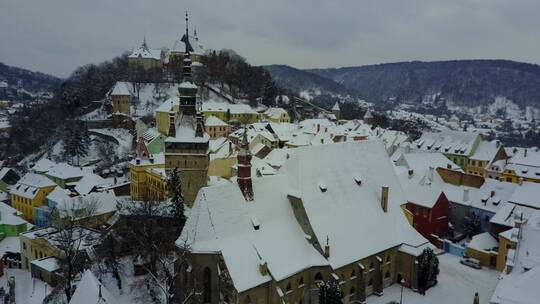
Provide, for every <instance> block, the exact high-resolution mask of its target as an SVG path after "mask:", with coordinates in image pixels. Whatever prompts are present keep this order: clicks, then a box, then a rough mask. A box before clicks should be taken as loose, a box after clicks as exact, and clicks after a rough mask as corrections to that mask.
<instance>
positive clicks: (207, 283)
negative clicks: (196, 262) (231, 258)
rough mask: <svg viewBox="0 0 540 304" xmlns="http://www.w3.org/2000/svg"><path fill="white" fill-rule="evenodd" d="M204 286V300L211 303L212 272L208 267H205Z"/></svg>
mask: <svg viewBox="0 0 540 304" xmlns="http://www.w3.org/2000/svg"><path fill="white" fill-rule="evenodd" d="M203 286H204V287H203V301H204V303H210V301H211V299H212V273H211V271H210V268H208V267H206V268H204V272H203Z"/></svg>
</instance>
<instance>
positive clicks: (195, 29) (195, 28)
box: [193, 27, 199, 41]
mask: <svg viewBox="0 0 540 304" xmlns="http://www.w3.org/2000/svg"><path fill="white" fill-rule="evenodd" d="M193 37H195V40H197V41H198V40H199V37H197V27H194V29H193Z"/></svg>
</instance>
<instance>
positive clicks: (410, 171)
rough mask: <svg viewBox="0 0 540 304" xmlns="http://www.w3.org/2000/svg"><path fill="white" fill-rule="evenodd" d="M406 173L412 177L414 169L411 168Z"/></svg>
mask: <svg viewBox="0 0 540 304" xmlns="http://www.w3.org/2000/svg"><path fill="white" fill-rule="evenodd" d="M408 173H409V178H412V177H413V175H414V170H413V169H409V171H408Z"/></svg>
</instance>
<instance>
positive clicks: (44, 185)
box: [11, 173, 56, 223]
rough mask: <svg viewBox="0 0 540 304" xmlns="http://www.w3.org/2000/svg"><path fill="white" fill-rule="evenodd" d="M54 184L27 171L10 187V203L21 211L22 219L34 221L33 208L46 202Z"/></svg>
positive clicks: (41, 176)
mask: <svg viewBox="0 0 540 304" xmlns="http://www.w3.org/2000/svg"><path fill="white" fill-rule="evenodd" d="M55 187H56V184H55V183H54V182H53V181H51V180H50V179H48V178H47V177H45V176H43V175H39V174H35V173H27V174H26V175H24V176H23V177H22V178H21V179H20V180H19V182H17V184H16V185H15V186H14V187H12V189H11V204H12V206H13V207H14V208H15V209H17V210H19V211H20V212H22V214H23V217H24V219H26V220H27V221H30V222H32V223H33V222H34V221H35V210H34V208H36V207H40V206H43V205H46V204H47V195H48V194H49V193H51V192H52V191H53V190H54V188H55Z"/></svg>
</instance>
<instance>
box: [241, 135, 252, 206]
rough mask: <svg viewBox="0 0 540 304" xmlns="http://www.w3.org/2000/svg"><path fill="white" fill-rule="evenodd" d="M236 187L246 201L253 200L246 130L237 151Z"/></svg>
mask: <svg viewBox="0 0 540 304" xmlns="http://www.w3.org/2000/svg"><path fill="white" fill-rule="evenodd" d="M237 159H238V164H237V166H238V174H237V181H238V187H239V188H240V191H242V194H243V195H244V198H245V199H246V201H252V200H253V184H252V183H251V152H250V151H249V143H248V140H247V128H246V129H245V130H244V136H243V137H242V143H241V144H240V151H238V156H237Z"/></svg>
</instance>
